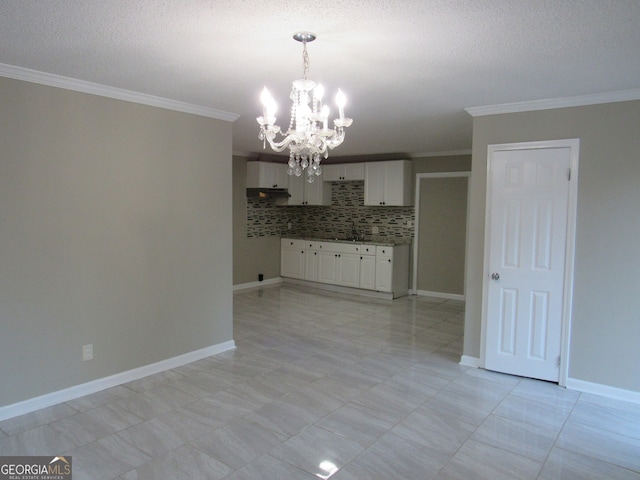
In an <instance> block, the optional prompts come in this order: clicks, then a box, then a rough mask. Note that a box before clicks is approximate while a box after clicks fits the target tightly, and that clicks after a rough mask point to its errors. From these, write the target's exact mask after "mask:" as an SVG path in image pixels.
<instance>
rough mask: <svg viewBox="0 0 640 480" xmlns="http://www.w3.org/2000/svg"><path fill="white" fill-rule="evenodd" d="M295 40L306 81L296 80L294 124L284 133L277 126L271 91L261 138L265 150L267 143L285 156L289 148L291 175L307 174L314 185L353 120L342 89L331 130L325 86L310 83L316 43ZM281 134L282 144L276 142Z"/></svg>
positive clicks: (303, 36) (265, 94) (265, 97)
mask: <svg viewBox="0 0 640 480" xmlns="http://www.w3.org/2000/svg"><path fill="white" fill-rule="evenodd" d="M293 38H294V39H295V40H297V41H298V42H302V69H303V78H302V79H300V80H294V82H293V87H292V89H291V93H290V94H289V98H290V99H291V101H292V102H293V105H292V106H291V121H290V122H289V129H288V130H287V131H286V132H284V133H282V132H281V129H280V127H279V126H278V125H276V124H275V123H276V117H275V113H276V103H275V100H274V99H273V97H272V96H271V94H270V93H269V91H268V90H267V88H266V87H265V88H264V90H263V91H262V95H261V96H260V99H261V101H262V105H263V110H262V116H261V117H258V118H257V119H256V120H258V123H259V124H260V133H259V134H258V138H259V139H260V140H262V146H263V148H266V145H267V142H269V145H271V148H272V149H273V150H275V151H276V152H282V151H283V150H284V149H285V148H289V169H288V173H289V175H296V176H298V177H299V176H300V175H302V171H303V170H306V173H307V181H308V182H310V183H311V182H313V179H314V176H315V175H321V174H322V168H321V167H320V160H321V159H322V158H327V157H328V156H329V150H330V149H331V150H332V149H334V148H336V147H337V146H338V145H340V144H341V143H342V142H343V141H344V129H345V128H347V127H348V126H350V125H351V124H352V123H353V120H352V119H351V118H346V117H345V116H344V106H345V104H346V102H347V98H346V97H345V95H344V93H342V90H340V89H338V93H337V95H336V104H337V105H338V114H339V117H338V118H336V119H335V120H334V121H333V125H334V127H333V129H330V128H329V127H328V119H329V107H328V106H327V105H323V103H322V97H323V95H324V89H323V88H322V85H317V86H316V84H315V82H314V81H312V80H308V79H307V72H308V71H309V54H308V53H307V43H308V42H312V41H314V40H315V39H316V36H315V35H314V34H313V33H309V32H299V33H296V34H295V35H294V36H293ZM278 134H280V135H281V136H282V137H283V138H282V140H281V141H279V142H278V141H277V140H276V135H278Z"/></svg>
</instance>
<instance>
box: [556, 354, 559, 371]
mask: <svg viewBox="0 0 640 480" xmlns="http://www.w3.org/2000/svg"><path fill="white" fill-rule="evenodd" d="M556 365H557V367H558V368H560V355H558V359H557V361H556Z"/></svg>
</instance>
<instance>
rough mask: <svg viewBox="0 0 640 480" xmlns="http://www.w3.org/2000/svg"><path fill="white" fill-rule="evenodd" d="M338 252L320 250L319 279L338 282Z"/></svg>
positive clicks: (326, 281) (324, 281) (320, 280)
mask: <svg viewBox="0 0 640 480" xmlns="http://www.w3.org/2000/svg"><path fill="white" fill-rule="evenodd" d="M337 263H338V254H337V253H334V252H323V251H319V252H318V281H319V282H322V283H333V284H335V283H336V270H337Z"/></svg>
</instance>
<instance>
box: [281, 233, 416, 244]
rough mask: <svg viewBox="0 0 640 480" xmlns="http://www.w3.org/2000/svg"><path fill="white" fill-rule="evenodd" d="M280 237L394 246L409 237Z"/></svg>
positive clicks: (408, 242)
mask: <svg viewBox="0 0 640 480" xmlns="http://www.w3.org/2000/svg"><path fill="white" fill-rule="evenodd" d="M281 238H290V239H292V240H308V241H310V242H332V243H353V244H355V245H380V246H382V247H395V246H396V245H408V244H410V243H411V239H408V238H377V239H373V238H369V239H366V238H365V239H364V240H361V241H360V240H347V239H341V238H335V237H334V238H331V237H329V238H322V237H310V236H306V235H283V236H282V237H281Z"/></svg>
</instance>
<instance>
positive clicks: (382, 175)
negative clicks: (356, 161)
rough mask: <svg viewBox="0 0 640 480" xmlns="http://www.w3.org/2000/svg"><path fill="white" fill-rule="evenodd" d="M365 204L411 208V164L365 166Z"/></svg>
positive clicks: (408, 162)
mask: <svg viewBox="0 0 640 480" xmlns="http://www.w3.org/2000/svg"><path fill="white" fill-rule="evenodd" d="M364 204H365V205H368V206H387V207H389V206H397V207H402V206H410V205H413V201H412V195H411V162H410V161H408V160H395V161H391V162H370V163H366V164H365V176H364Z"/></svg>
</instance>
